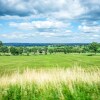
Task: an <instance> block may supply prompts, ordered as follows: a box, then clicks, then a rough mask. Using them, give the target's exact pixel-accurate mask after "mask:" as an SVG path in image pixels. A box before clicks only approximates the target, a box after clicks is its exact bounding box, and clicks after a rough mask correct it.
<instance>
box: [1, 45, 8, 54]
mask: <svg viewBox="0 0 100 100" xmlns="http://www.w3.org/2000/svg"><path fill="white" fill-rule="evenodd" d="M0 50H1V52H2V53H4V54H5V53H8V52H9V49H8V47H7V46H2V47H0Z"/></svg>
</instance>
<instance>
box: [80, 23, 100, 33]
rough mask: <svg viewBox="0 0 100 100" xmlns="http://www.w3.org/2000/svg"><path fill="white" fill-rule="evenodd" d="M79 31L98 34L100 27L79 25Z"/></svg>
mask: <svg viewBox="0 0 100 100" xmlns="http://www.w3.org/2000/svg"><path fill="white" fill-rule="evenodd" d="M78 28H79V30H80V31H82V32H84V33H99V32H100V26H86V25H80V26H79V27H78Z"/></svg>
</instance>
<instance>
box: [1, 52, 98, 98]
mask: <svg viewBox="0 0 100 100" xmlns="http://www.w3.org/2000/svg"><path fill="white" fill-rule="evenodd" d="M0 100H100V54H97V55H94V56H87V54H66V55H65V54H60V53H59V54H52V55H33V56H0Z"/></svg>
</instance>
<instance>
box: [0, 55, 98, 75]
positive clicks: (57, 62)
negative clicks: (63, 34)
mask: <svg viewBox="0 0 100 100" xmlns="http://www.w3.org/2000/svg"><path fill="white" fill-rule="evenodd" d="M73 66H82V67H94V66H95V67H100V56H87V55H86V54H66V55H65V54H53V55H35V56H34V55H33V56H0V74H3V72H4V73H9V72H13V71H16V70H18V69H19V70H20V71H22V70H24V69H25V68H36V69H38V68H54V67H64V68H68V67H73Z"/></svg>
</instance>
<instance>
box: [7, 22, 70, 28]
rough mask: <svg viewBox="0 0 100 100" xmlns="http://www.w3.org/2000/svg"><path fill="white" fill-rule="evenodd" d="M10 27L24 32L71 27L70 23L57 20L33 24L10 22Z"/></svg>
mask: <svg viewBox="0 0 100 100" xmlns="http://www.w3.org/2000/svg"><path fill="white" fill-rule="evenodd" d="M9 26H10V27H15V28H18V29H22V30H33V29H34V30H35V29H39V28H65V27H68V26H70V23H66V24H65V23H64V22H62V21H57V20H46V21H32V22H22V23H16V22H10V23H9Z"/></svg>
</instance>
